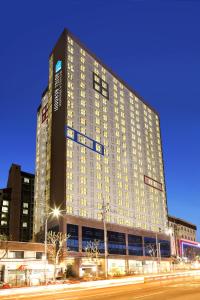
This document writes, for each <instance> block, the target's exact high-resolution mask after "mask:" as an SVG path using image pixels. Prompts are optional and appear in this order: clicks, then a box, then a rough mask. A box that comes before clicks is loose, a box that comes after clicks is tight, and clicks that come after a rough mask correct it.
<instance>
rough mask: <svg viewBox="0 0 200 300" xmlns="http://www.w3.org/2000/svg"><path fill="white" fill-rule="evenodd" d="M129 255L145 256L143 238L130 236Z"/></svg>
mask: <svg viewBox="0 0 200 300" xmlns="http://www.w3.org/2000/svg"><path fill="white" fill-rule="evenodd" d="M128 254H129V255H136V256H143V248H142V237H141V236H137V235H132V234H129V235H128Z"/></svg>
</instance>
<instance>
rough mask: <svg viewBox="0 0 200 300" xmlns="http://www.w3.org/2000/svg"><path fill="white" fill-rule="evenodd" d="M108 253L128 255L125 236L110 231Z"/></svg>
mask: <svg viewBox="0 0 200 300" xmlns="http://www.w3.org/2000/svg"><path fill="white" fill-rule="evenodd" d="M108 253H110V254H122V255H125V254H126V242H125V234H124V233H121V232H114V231H108Z"/></svg>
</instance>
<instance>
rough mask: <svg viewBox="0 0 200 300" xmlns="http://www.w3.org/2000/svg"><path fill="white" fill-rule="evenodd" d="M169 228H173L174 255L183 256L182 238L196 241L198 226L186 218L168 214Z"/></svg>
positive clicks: (172, 243)
mask: <svg viewBox="0 0 200 300" xmlns="http://www.w3.org/2000/svg"><path fill="white" fill-rule="evenodd" d="M168 222H169V228H171V238H172V239H171V240H172V241H171V245H172V255H175V256H181V254H180V247H179V243H180V240H187V241H196V231H197V226H196V225H195V224H192V223H190V222H188V221H186V220H183V219H180V218H177V217H173V216H170V215H169V216H168Z"/></svg>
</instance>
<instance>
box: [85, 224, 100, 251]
mask: <svg viewBox="0 0 200 300" xmlns="http://www.w3.org/2000/svg"><path fill="white" fill-rule="evenodd" d="M95 240H97V241H99V246H98V250H99V252H100V253H104V232H103V230H102V229H97V228H90V227H85V226H83V227H82V251H85V248H86V247H87V245H88V243H89V242H94V241H95Z"/></svg>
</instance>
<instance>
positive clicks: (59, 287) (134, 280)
mask: <svg viewBox="0 0 200 300" xmlns="http://www.w3.org/2000/svg"><path fill="white" fill-rule="evenodd" d="M187 276H200V270H194V271H186V272H176V273H174V272H173V273H166V274H156V275H144V276H143V275H142V276H135V277H126V278H120V279H107V280H97V281H88V282H80V283H73V284H72V283H64V284H56V285H47V286H34V287H23V288H11V289H2V290H0V296H3V295H4V296H5V295H19V294H20V295H22V294H29V293H34V292H36V293H37V292H43V293H51V292H52V291H63V290H65V291H67V292H73V291H77V290H82V289H83V290H85V289H96V288H105V287H109V286H120V285H129V284H138V283H145V282H152V281H156V280H168V279H172V278H177V277H187Z"/></svg>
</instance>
